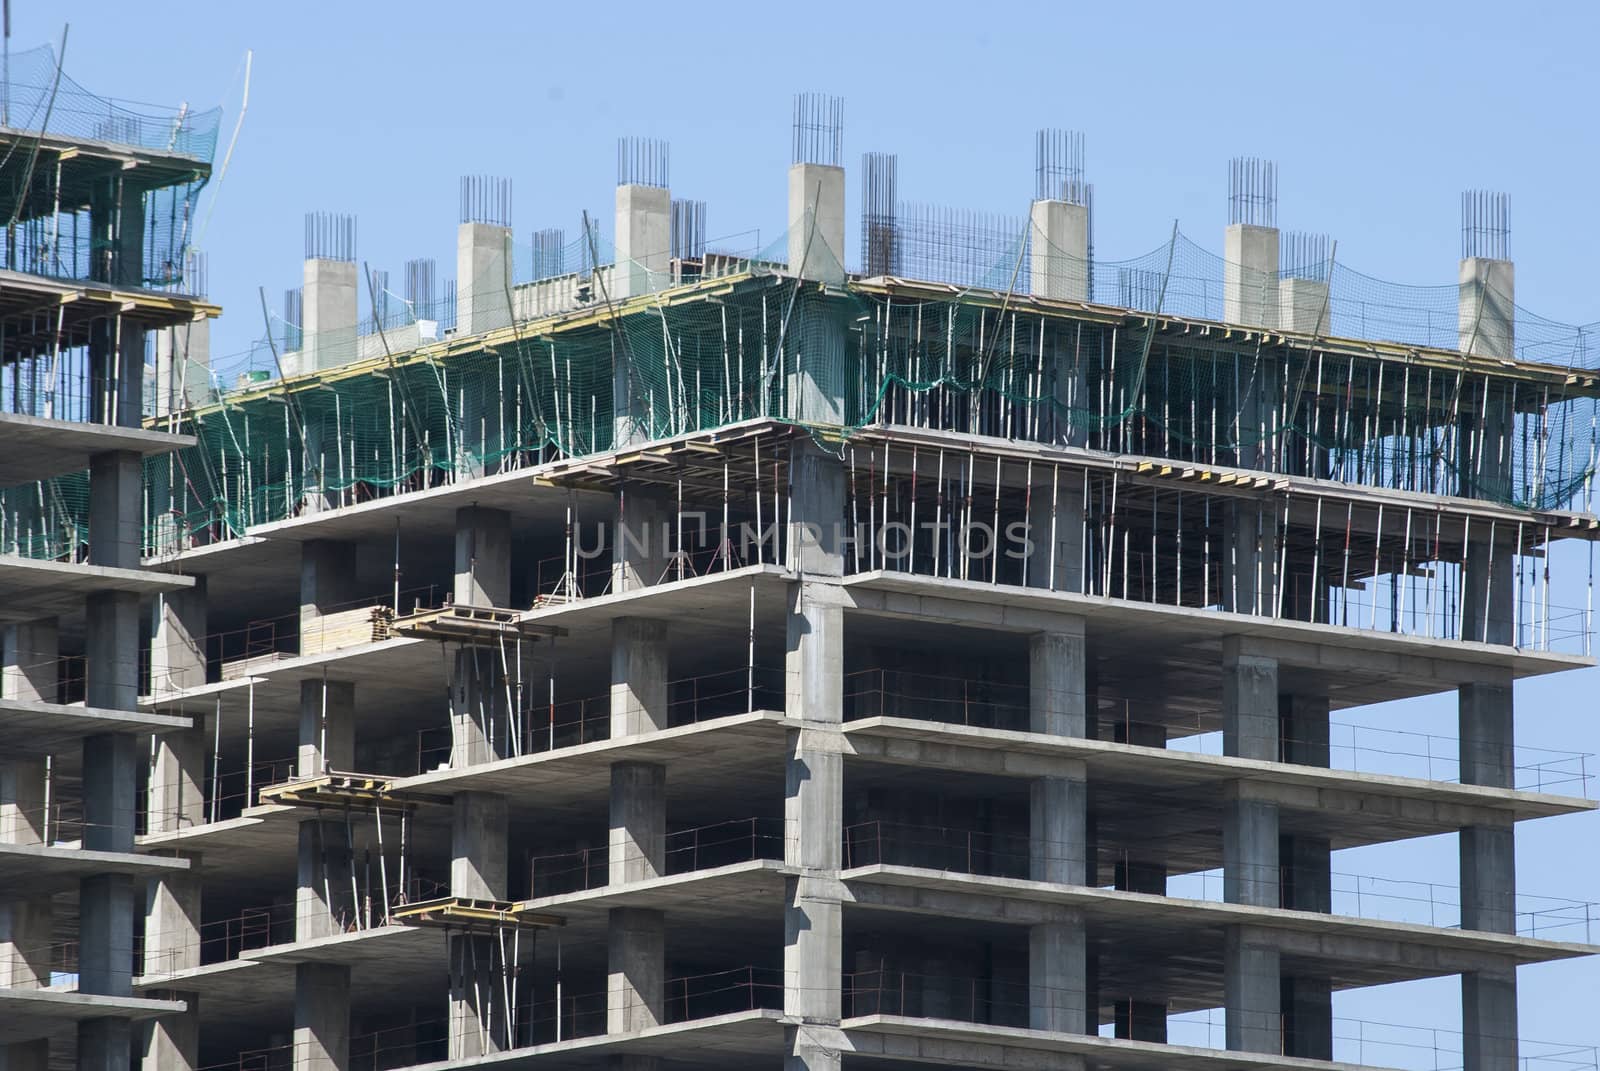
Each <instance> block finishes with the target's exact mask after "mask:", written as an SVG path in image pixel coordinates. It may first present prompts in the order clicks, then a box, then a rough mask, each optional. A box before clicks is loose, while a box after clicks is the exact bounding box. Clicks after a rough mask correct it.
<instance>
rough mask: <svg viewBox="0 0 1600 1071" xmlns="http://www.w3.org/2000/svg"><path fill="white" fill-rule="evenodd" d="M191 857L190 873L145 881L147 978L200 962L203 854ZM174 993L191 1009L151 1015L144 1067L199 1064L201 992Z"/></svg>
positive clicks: (161, 1070)
mask: <svg viewBox="0 0 1600 1071" xmlns="http://www.w3.org/2000/svg"><path fill="white" fill-rule="evenodd" d="M187 858H188V860H189V867H190V869H189V872H188V873H186V874H183V875H181V876H178V877H169V878H162V879H160V880H159V881H151V882H148V883H147V884H146V886H145V888H146V892H145V912H144V963H143V966H142V968H141V973H142V974H144V975H145V976H146V977H150V976H153V975H159V974H173V973H176V972H177V971H182V970H188V969H190V968H193V967H198V966H200V889H201V881H200V875H199V873H198V872H197V868H198V867H199V865H200V857H199V856H198V855H189V856H187ZM171 996H172V998H173V999H176V1000H182V1001H184V1002H185V1003H186V1004H187V1005H188V1008H187V1010H185V1011H182V1012H179V1013H177V1014H174V1015H165V1016H162V1017H161V1018H159V1019H154V1020H151V1022H150V1024H149V1027H148V1028H147V1029H146V1030H145V1031H144V1055H143V1060H142V1061H141V1068H142V1071H194V1068H195V1067H196V1066H197V1065H198V1063H199V1055H200V1003H199V1001H200V997H199V994H197V993H193V992H174V993H172V994H171Z"/></svg>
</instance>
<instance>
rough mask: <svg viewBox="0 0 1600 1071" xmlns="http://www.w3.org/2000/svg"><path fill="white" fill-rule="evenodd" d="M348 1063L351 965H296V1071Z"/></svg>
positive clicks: (338, 1070)
mask: <svg viewBox="0 0 1600 1071" xmlns="http://www.w3.org/2000/svg"><path fill="white" fill-rule="evenodd" d="M349 1066H350V968H349V967H346V966H343V965H341V964H334V963H298V964H296V965H295V969H294V1064H293V1071H346V1069H347V1068H348V1067H349Z"/></svg>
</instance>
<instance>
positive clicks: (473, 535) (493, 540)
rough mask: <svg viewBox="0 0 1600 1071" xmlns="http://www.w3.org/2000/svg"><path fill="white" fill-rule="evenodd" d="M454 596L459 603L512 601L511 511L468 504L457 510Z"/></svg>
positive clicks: (485, 603) (492, 603)
mask: <svg viewBox="0 0 1600 1071" xmlns="http://www.w3.org/2000/svg"><path fill="white" fill-rule="evenodd" d="M455 562H456V564H455V588H454V590H453V595H454V599H455V602H456V605H458V606H500V607H509V606H510V605H511V514H509V513H507V512H506V511H505V510H499V509H487V508H485V507H482V506H467V507H464V508H462V509H458V510H456V558H455Z"/></svg>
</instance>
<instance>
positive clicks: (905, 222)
mask: <svg viewBox="0 0 1600 1071" xmlns="http://www.w3.org/2000/svg"><path fill="white" fill-rule="evenodd" d="M1027 241H1028V224H1027V222H1026V221H1025V220H1022V219H1018V218H1017V217H1014V216H1007V215H1005V214H1003V213H998V212H977V211H972V210H970V209H963V208H948V207H945V206H943V205H929V204H918V203H914V202H901V204H900V206H899V208H898V210H897V216H896V220H895V254H896V265H895V274H897V275H902V276H904V277H905V278H908V279H927V280H937V281H940V282H948V283H953V284H955V285H957V286H983V287H989V288H992V289H999V290H1005V289H1009V288H1011V287H1012V286H1013V284H1014V285H1015V286H1016V288H1017V289H1018V290H1024V289H1026V288H1027V285H1028V265H1027V258H1026V257H1025V256H1023V255H1022V251H1023V249H1024V247H1025V243H1026V242H1027Z"/></svg>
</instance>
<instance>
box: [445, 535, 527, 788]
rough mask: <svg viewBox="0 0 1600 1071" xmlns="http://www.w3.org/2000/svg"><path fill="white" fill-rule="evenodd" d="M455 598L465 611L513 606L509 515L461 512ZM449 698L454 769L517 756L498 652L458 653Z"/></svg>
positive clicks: (469, 649)
mask: <svg viewBox="0 0 1600 1071" xmlns="http://www.w3.org/2000/svg"><path fill="white" fill-rule="evenodd" d="M453 598H454V601H455V602H456V603H457V604H460V605H464V606H500V607H509V606H510V605H511V516H510V514H508V513H506V512H504V511H503V510H495V509H483V508H480V507H476V506H470V507H467V508H464V509H460V510H457V511H456V540H455V587H454V591H453ZM450 698H451V702H450V706H451V709H450V726H451V741H450V743H451V748H450V765H452V766H471V765H474V764H476V763H480V762H492V761H494V760H495V759H501V758H505V757H506V756H508V755H511V754H513V753H514V748H513V747H512V741H511V731H512V729H511V717H510V695H509V693H508V691H507V689H506V674H505V666H504V665H503V664H502V662H501V653H500V650H499V649H498V648H497V647H481V646H472V645H466V644H463V645H461V646H459V647H458V648H457V649H456V651H455V667H454V672H453V674H452V676H451V682H450Z"/></svg>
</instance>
